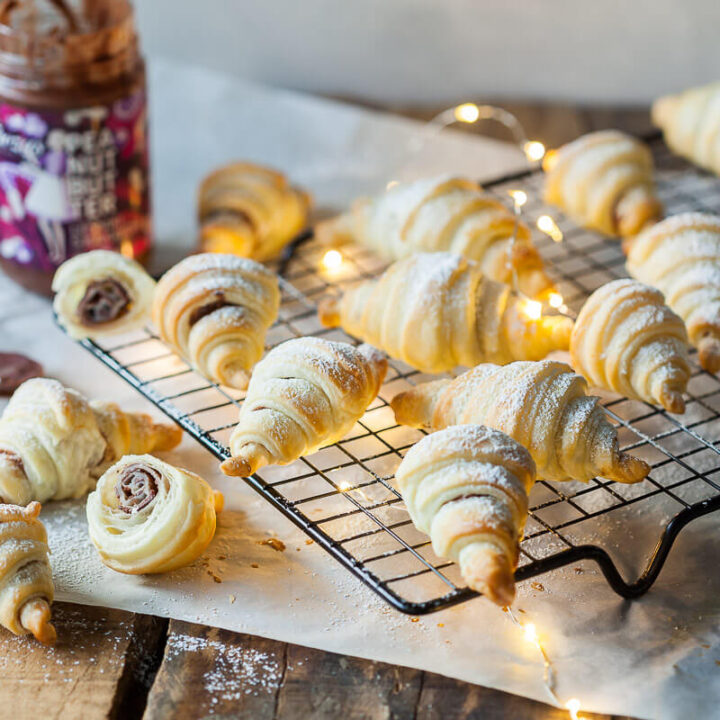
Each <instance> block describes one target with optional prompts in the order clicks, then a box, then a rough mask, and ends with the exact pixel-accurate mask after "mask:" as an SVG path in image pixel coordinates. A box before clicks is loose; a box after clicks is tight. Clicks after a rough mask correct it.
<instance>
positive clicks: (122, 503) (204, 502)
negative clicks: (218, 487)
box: [87, 455, 222, 575]
mask: <svg viewBox="0 0 720 720" xmlns="http://www.w3.org/2000/svg"><path fill="white" fill-rule="evenodd" d="M220 509H222V495H221V494H220V493H218V492H215V491H213V490H212V489H211V487H210V486H209V485H208V484H207V483H206V482H205V481H204V480H203V479H202V478H201V477H199V476H198V475H195V473H192V472H189V471H188V470H182V469H180V468H176V467H174V466H172V465H170V464H168V463H166V462H163V461H162V460H158V459H157V458H155V457H153V456H152V455H126V456H125V457H124V458H122V460H120V461H119V462H117V463H116V464H115V465H113V466H112V467H111V468H109V469H108V470H107V472H106V473H105V474H104V475H103V476H102V477H101V478H100V480H99V481H98V484H97V488H96V490H95V491H94V492H92V493H90V495H89V496H88V500H87V519H88V526H89V530H90V539H91V540H92V542H93V545H95V548H96V549H97V551H98V553H99V554H100V559H101V560H102V561H103V563H105V565H107V566H108V567H109V568H112V569H113V570H117V571H118V572H121V573H127V574H131V575H140V574H146V573H163V572H168V571H170V570H175V569H177V568H180V567H183V566H184V565H189V564H190V563H191V562H193V560H195V559H196V558H198V557H199V556H200V555H201V554H202V553H203V552H204V550H205V548H206V547H207V546H208V545H209V544H210V541H211V540H212V538H213V535H214V534H215V523H216V512H217V511H219V510H220Z"/></svg>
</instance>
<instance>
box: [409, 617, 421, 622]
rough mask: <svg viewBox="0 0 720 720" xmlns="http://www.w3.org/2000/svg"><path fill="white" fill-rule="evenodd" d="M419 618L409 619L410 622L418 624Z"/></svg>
mask: <svg viewBox="0 0 720 720" xmlns="http://www.w3.org/2000/svg"><path fill="white" fill-rule="evenodd" d="M419 620H420V618H410V622H418V621H419Z"/></svg>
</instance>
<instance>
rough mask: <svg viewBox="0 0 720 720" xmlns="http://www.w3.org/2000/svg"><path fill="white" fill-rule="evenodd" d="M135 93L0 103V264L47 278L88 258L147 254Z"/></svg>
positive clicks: (140, 97)
mask: <svg viewBox="0 0 720 720" xmlns="http://www.w3.org/2000/svg"><path fill="white" fill-rule="evenodd" d="M146 107H147V104H146V97H145V91H144V89H141V90H138V91H136V92H135V93H134V94H133V95H131V96H129V97H127V98H123V99H120V100H116V101H115V102H112V103H110V104H108V105H97V106H92V107H85V108H74V109H70V110H64V111H60V110H48V111H44V110H41V111H38V110H28V109H25V108H21V107H17V106H14V105H9V104H6V103H0V257H2V258H3V259H5V260H10V261H12V262H15V263H17V264H19V265H23V266H25V267H32V268H35V269H38V270H41V271H46V272H49V273H52V272H53V271H54V269H55V268H56V267H57V266H58V265H60V264H61V263H62V262H63V261H64V260H66V259H67V258H69V257H71V256H73V255H77V254H78V253H81V252H86V251H88V250H97V249H98V248H104V249H109V250H117V251H120V252H122V253H123V254H124V255H127V256H129V257H137V256H140V255H142V254H144V253H145V251H146V250H147V249H148V248H149V245H150V236H151V227H150V193H149V172H148V143H147V111H146Z"/></svg>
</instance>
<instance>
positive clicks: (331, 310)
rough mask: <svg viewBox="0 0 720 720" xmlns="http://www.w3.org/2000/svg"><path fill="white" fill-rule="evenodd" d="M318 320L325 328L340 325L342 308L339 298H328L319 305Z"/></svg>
mask: <svg viewBox="0 0 720 720" xmlns="http://www.w3.org/2000/svg"><path fill="white" fill-rule="evenodd" d="M318 319H319V320H320V323H321V324H322V325H323V327H329V328H333V327H338V326H339V325H340V308H339V307H338V301H337V298H332V297H326V298H323V299H322V300H321V301H320V304H319V305H318Z"/></svg>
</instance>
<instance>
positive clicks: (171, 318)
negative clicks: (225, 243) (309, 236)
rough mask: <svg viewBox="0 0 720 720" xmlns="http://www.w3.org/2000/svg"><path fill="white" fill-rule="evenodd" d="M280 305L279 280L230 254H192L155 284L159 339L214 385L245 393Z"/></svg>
mask: <svg viewBox="0 0 720 720" xmlns="http://www.w3.org/2000/svg"><path fill="white" fill-rule="evenodd" d="M279 307H280V290H279V289H278V278H277V275H275V273H273V272H271V271H270V270H268V269H267V268H265V267H264V266H262V265H260V264H259V263H256V262H254V261H253V260H248V259H246V258H240V257H235V256H234V255H217V254H211V253H205V254H203V255H192V256H190V257H188V258H185V259H184V260H182V261H181V262H179V263H178V264H177V265H175V267H173V268H171V269H170V270H168V271H167V272H166V273H165V275H163V277H162V279H161V280H160V282H159V283H158V286H157V290H156V291H155V298H154V300H153V306H152V317H153V322H154V323H155V326H156V327H157V329H158V332H159V333H160V337H161V338H162V339H163V340H164V341H165V342H166V343H168V344H169V345H171V346H172V347H173V348H175V350H177V351H178V352H179V353H180V354H181V355H182V356H183V357H184V358H185V359H186V360H187V361H188V362H189V363H190V364H191V365H192V366H193V367H194V368H195V369H196V370H197V371H198V372H200V373H202V374H203V375H205V377H207V378H209V379H210V380H212V381H213V382H216V383H219V384H221V385H229V386H230V387H233V388H238V389H240V390H244V389H245V388H246V387H247V384H248V379H249V377H250V371H251V370H252V367H253V365H255V363H256V362H257V361H258V360H259V359H260V358H261V357H262V354H263V350H264V347H265V333H266V332H267V329H268V328H269V327H270V325H272V324H273V322H275V320H276V318H277V315H278V310H279Z"/></svg>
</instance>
